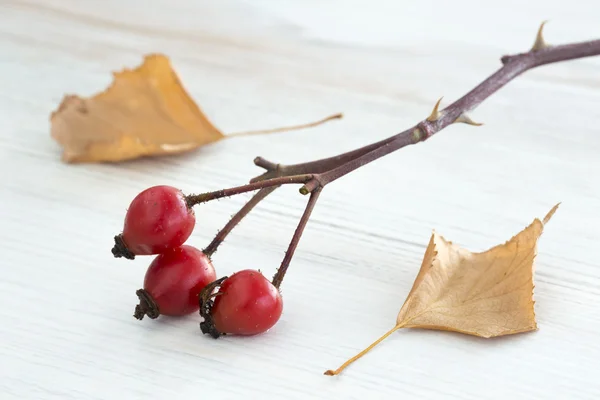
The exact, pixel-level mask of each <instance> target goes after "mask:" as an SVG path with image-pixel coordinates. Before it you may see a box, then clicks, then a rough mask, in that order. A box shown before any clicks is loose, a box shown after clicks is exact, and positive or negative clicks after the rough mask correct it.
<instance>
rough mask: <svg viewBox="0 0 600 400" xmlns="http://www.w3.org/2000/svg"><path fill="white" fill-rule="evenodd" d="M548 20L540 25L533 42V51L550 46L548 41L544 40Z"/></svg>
mask: <svg viewBox="0 0 600 400" xmlns="http://www.w3.org/2000/svg"><path fill="white" fill-rule="evenodd" d="M547 22H548V21H544V22H542V24H541V25H540V27H539V29H538V32H537V35H536V37H535V42H534V43H533V47H531V51H538V50H542V49H545V48H546V47H550V46H549V45H548V43H546V41H545V40H544V25H546V23H547Z"/></svg>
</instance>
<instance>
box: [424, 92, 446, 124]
mask: <svg viewBox="0 0 600 400" xmlns="http://www.w3.org/2000/svg"><path fill="white" fill-rule="evenodd" d="M443 98H444V96H442V97H440V98H439V100H438V101H437V103H435V106H433V110H432V111H431V114H429V117H427V121H430V122H435V121H437V120H438V119H439V118H440V117H441V115H442V113H440V112H439V108H440V103H441V102H442V99H443Z"/></svg>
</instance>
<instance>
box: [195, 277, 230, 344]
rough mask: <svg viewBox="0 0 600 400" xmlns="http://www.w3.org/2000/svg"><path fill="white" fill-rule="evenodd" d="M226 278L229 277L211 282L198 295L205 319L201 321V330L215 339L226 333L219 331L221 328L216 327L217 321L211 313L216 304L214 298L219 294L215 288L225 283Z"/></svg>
mask: <svg viewBox="0 0 600 400" xmlns="http://www.w3.org/2000/svg"><path fill="white" fill-rule="evenodd" d="M225 279H227V277H226V276H224V277H223V278H220V279H217V280H216V281H214V282H212V283H209V284H208V285H206V286H205V287H204V288H203V289H202V291H201V292H200V295H199V296H198V299H199V301H200V316H201V317H202V318H204V321H202V322H200V330H201V331H202V333H203V334H205V335H206V334H209V335H210V336H212V337H213V338H215V339H218V338H219V337H220V336H223V335H225V333H221V332H219V330H218V329H217V328H216V327H215V323H214V321H213V318H212V315H211V310H212V307H213V305H214V301H213V298H214V297H215V296H216V295H217V293H213V292H214V290H215V288H216V287H217V286H219V285H220V284H221V283H223V281H224V280H225Z"/></svg>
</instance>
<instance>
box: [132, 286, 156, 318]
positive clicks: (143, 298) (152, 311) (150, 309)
mask: <svg viewBox="0 0 600 400" xmlns="http://www.w3.org/2000/svg"><path fill="white" fill-rule="evenodd" d="M135 294H137V296H138V297H139V299H140V304H138V305H137V306H135V312H134V313H133V316H134V317H136V318H137V319H139V320H142V319H144V315H147V316H148V318H152V319H156V318H158V316H159V315H160V311H159V310H158V305H157V304H156V302H155V301H154V299H153V298H152V296H150V293H148V292H146V291H145V290H144V289H139V290H138V291H137V292H135Z"/></svg>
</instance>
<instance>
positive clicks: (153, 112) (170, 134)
mask: <svg viewBox="0 0 600 400" xmlns="http://www.w3.org/2000/svg"><path fill="white" fill-rule="evenodd" d="M113 76H114V80H113V83H112V84H111V86H110V87H109V88H108V89H106V90H105V91H103V92H101V93H99V94H97V95H95V96H93V97H90V98H81V97H79V96H75V95H67V96H65V97H64V98H63V100H62V102H61V104H60V105H59V107H58V109H57V110H56V111H54V112H53V113H52V114H51V117H50V121H51V136H52V137H53V138H54V139H55V140H56V141H57V142H58V143H59V144H60V145H61V146H62V147H63V154H62V160H63V161H65V162H70V163H75V162H117V161H123V160H130V159H134V158H138V157H143V156H156V155H163V154H174V153H181V152H186V151H190V150H193V149H196V148H198V147H200V146H203V145H206V144H208V143H212V142H216V141H218V140H221V139H224V138H229V137H233V136H240V135H251V134H264V133H273V132H282V131H289V130H294V129H301V128H306V127H310V126H315V125H318V124H320V123H323V122H325V121H328V120H330V119H334V118H341V114H336V115H333V116H331V117H328V118H325V119H323V120H321V121H317V122H313V123H309V124H303V125H298V126H291V127H285V128H277V129H271V130H264V131H255V132H246V133H240V134H236V135H224V134H223V133H222V132H221V131H220V130H219V129H217V128H216V127H215V126H214V125H213V124H212V123H211V122H210V121H209V120H208V119H207V118H206V116H205V115H204V114H203V113H202V111H201V110H200V108H199V107H198V106H197V105H196V104H195V103H194V101H193V100H192V99H191V98H190V96H189V95H188V94H187V92H186V91H185V89H184V88H183V85H182V84H181V82H180V80H179V78H178V77H177V75H176V73H175V71H173V69H172V68H171V64H170V61H169V59H168V58H167V57H166V56H164V55H161V54H150V55H147V56H146V57H145V58H144V62H143V63H142V65H140V66H139V67H137V68H135V69H133V70H130V69H124V70H123V71H121V72H116V73H113Z"/></svg>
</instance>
